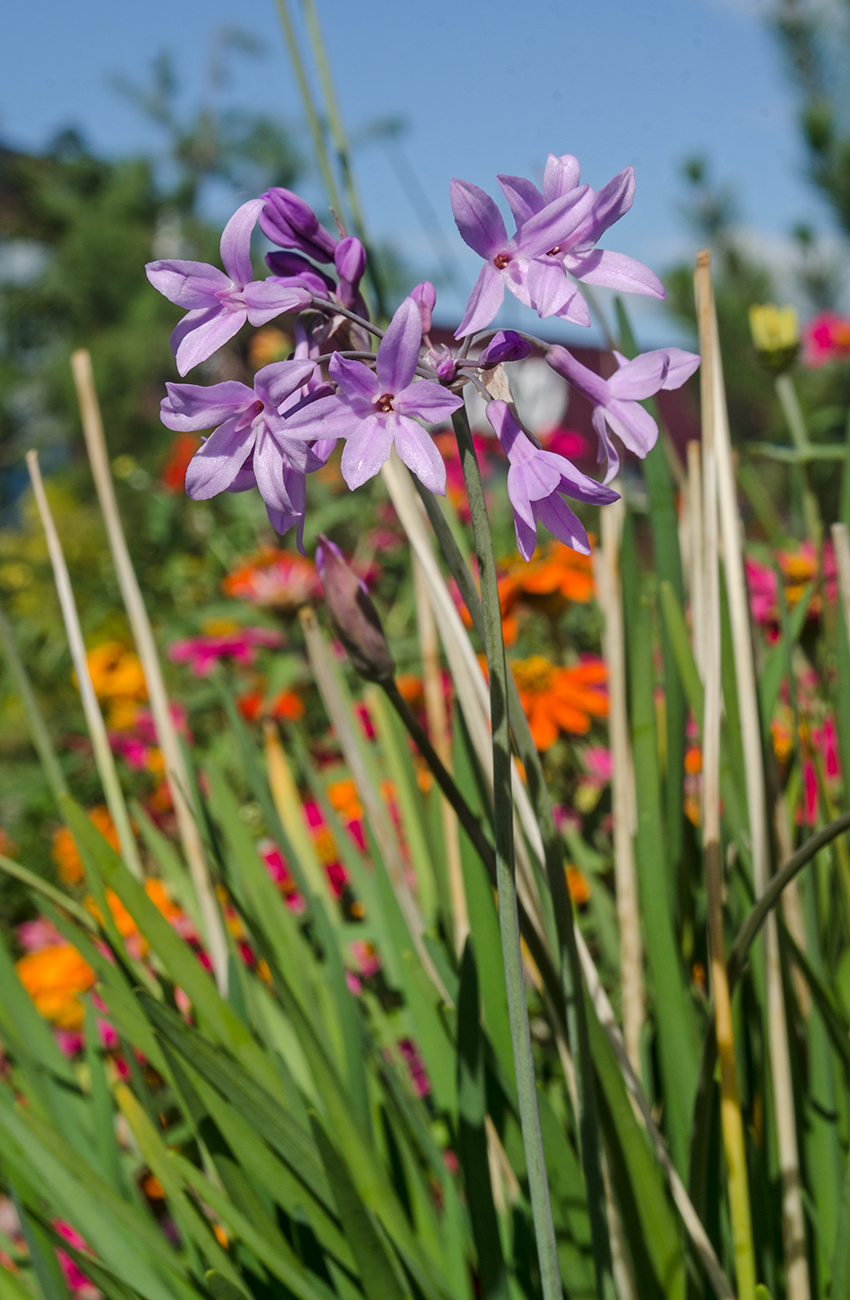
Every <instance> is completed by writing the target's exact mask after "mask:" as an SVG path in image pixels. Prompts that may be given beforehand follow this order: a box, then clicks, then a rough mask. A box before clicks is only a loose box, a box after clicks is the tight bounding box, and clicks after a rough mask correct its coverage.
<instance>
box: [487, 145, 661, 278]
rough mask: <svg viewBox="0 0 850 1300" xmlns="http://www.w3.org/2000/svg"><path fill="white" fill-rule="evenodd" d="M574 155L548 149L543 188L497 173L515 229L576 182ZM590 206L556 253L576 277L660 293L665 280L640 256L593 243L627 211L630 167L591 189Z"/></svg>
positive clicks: (630, 197) (631, 181)
mask: <svg viewBox="0 0 850 1300" xmlns="http://www.w3.org/2000/svg"><path fill="white" fill-rule="evenodd" d="M579 175H580V172H579V164H578V159H577V158H574V157H573V156H572V154H564V155H563V157H561V158H557V157H556V156H555V155H554V154H551V153H550V154H549V158H548V160H547V163H546V170H545V172H544V174H543V192H542V194H541V192H540V190H538V188H537V186H536V185H533V184H532V182H531V181H527V180H525V178H524V177H522V176H499V177H498V181H499V184H500V185H501V187H502V191H503V193H504V195H505V198H506V199H507V200H508V203H509V205H510V209H511V212H512V213H513V215H514V219H515V220H516V223H517V230H518V232H519V231H520V230H521V229H522V227H523V225H524V224H525V222H527V221H529V220H531V218H532V217H535V216H536V215H537V214H538V213H540V212H542V211H543V210H544V209H545V208H546V207H547V206H548V205H549V204H552V203H556V202H557V201H558V200H560V199H562V198H563V197H564V195H565V194H571V193H573V192H574V191H575V190H576V189H577V188H578V187H579ZM590 194H591V195H592V203H591V207H590V211H589V212H588V213H587V215H586V217H585V218H584V220H583V221H582V222H580V223H579V225H578V226H576V228H575V229H574V230H573V231H572V232H571V233H570V234H569V235H568V236H567V237H566V238H565V239H561V240H559V241H558V243H559V247H558V248H555V247H553V248H552V250H551V252H550V256H554V257H556V258H557V259H558V260H559V261H560V262H561V263H562V265H563V266H564V268H565V270H567V271H569V273H570V275H573V276H575V278H576V279H577V280H584V281H586V282H587V284H599V285H604V286H605V287H606V288H609V289H617V290H618V291H619V292H620V293H642V294H647V295H648V296H649V297H651V298H663V297H664V286H663V285H662V283H661V281H660V280H659V279H658V276H657V275H655V274H654V272H653V271H650V270H649V268H648V267H646V266H644V265H643V263H641V262H636V261H635V260H634V258H632V257H627V256H626V255H625V253H608V252H605V251H604V250H603V249H601V248H596V247H595V245H596V242H597V240H599V239H600V238H601V237H602V235H603V234H604V233H605V231H606V230H608V229H609V227H611V226H613V224H614V222H615V221H619V220H620V218H621V217H623V216H625V214H626V213H627V212H628V210H629V208H630V207H631V206H632V202H633V201H634V196H635V173H634V168H633V167H625V168H624V169H623V170H622V171H621V172H620V173H619V175H617V176H615V177H614V179H613V180H611V181H609V182H608V184H607V185H606V186H604V187H603V188H602V189H601V190H600V191H599V192H598V193H596V192H595V191H594V190H590Z"/></svg>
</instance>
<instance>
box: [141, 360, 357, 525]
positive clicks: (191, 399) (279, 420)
mask: <svg viewBox="0 0 850 1300" xmlns="http://www.w3.org/2000/svg"><path fill="white" fill-rule="evenodd" d="M314 371H315V365H314V364H313V362H312V361H310V360H303V361H301V360H299V361H276V362H274V363H273V364H272V365H270V366H264V367H263V369H262V370H258V371H257V373H256V375H255V376H254V387H253V388H248V386H247V385H246V384H240V383H239V382H238V381H237V380H235V379H230V380H227V381H226V382H225V383H223V384H212V385H211V386H210V387H208V388H206V387H204V386H203V385H200V384H166V388H167V390H168V396H167V397H166V398H164V399H163V402H162V406H161V408H160V418H161V419H162V422H163V424H164V425H165V426H166V427H167V428H169V429H174V430H176V431H177V432H178V433H193V432H197V431H198V430H200V429H209V428H212V429H213V433H211V434H210V436H209V437H208V438H207V439H206V441H205V442H204V444H203V446H202V447H199V448H198V450H197V451H196V452H195V454H194V456H193V457H192V459H191V461H190V462H189V468H188V469H187V471H186V492H187V494H188V495H189V496H190V497H192V499H193V500H194V501H206V500H208V499H209V498H210V497H214V496H217V495H218V493H219V492H244V491H246V490H247V489H248V488H251V487H258V488H259V490H260V495H261V496H262V498H263V500H264V501H265V503H266V508H267V510H268V513H269V518H270V520H271V522H272V525H273V526H274V527H275V528H277V529H278V531H284V532H285V531H286V528H289V527H291V525H292V524H293V523H295V522H296V521H297V520H299V519H303V515H304V492H305V489H304V475H305V474H307V473H309V472H310V471H311V470H314V469H318V468H320V467H321V465H323V464H324V459H323V458H322V457H321V456H317V455H316V454H315V452H313V451H312V450H311V448H310V447H308V446H307V444H306V443H305V441H304V439H303V438H289V437H287V432H288V429H287V419H286V415H285V414H281V411H286V409H287V403H288V402H289V401H291V400H292V399H294V400H295V403H296V404H299V398H298V397H297V396H296V394H298V392H299V390H300V389H301V388H302V387H304V386H305V385H307V384H308V383H309V381H310V380H311V378H312V376H313V374H314ZM308 400H309V399H308ZM331 445H332V444H331ZM284 524H285V527H284V526H283V525H284Z"/></svg>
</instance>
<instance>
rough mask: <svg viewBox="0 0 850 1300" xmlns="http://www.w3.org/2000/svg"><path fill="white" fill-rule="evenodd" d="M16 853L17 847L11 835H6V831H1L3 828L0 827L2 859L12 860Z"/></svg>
mask: <svg viewBox="0 0 850 1300" xmlns="http://www.w3.org/2000/svg"><path fill="white" fill-rule="evenodd" d="M17 851H18V846H17V844H16V843H15V841H14V840H13V839H12V837H11V835H8V834H7V833H6V831H4V830H3V827H2V826H0V853H2V854H3V856H4V858H12V857H14V856H15V854H16V853H17Z"/></svg>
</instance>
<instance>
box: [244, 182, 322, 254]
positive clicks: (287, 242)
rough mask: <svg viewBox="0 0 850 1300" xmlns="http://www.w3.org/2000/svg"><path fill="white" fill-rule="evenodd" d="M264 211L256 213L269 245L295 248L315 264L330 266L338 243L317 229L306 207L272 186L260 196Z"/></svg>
mask: <svg viewBox="0 0 850 1300" xmlns="http://www.w3.org/2000/svg"><path fill="white" fill-rule="evenodd" d="M262 197H263V198H264V199H265V207H264V208H263V210H262V212H261V213H260V218H259V220H260V229H261V230H262V232H263V234H264V235H265V236H266V238H267V239H270V240H271V241H272V243H273V244H280V246H281V247H282V248H298V249H300V250H301V252H302V253H306V254H307V256H308V257H314V258H315V259H316V261H317V262H332V261H333V255H334V249H335V248H336V246H337V244H338V242H339V241H338V240H337V239H335V238H334V237H333V235H331V234H329V233H328V231H327V230H325V229H324V227H323V226H321V225H319V218H318V217H317V216H316V214H315V212H314V211H313V209H312V208H311V207H310V205H309V203H305V202H304V200H303V199H302V198H299V196H298V195H297V194H293V192H292V190H285V189H283V188H282V186H279V185H276V186H274V187H273V188H272V189H270V190H267V191H266V193H265V194H264V195H263V196H262Z"/></svg>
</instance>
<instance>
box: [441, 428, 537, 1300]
mask: <svg viewBox="0 0 850 1300" xmlns="http://www.w3.org/2000/svg"><path fill="white" fill-rule="evenodd" d="M452 421H453V424H454V430H455V436H456V438H457V444H458V450H459V452H460V459H461V464H462V466H463V474H464V478H465V480H466V490H467V495H468V497H469V508H470V514H471V516H472V528H473V532H474V534H475V546H476V550H477V552H478V572H479V574H480V577H481V594H482V602H483V605H484V630H485V638H486V650H487V665H488V670H489V675H490V716H491V721H492V728H493V817H494V829H495V836H496V881H497V888H498V891H499V928H500V930H501V935H502V960H503V962H504V966H505V984H506V987H507V994H508V1013H509V1016H510V1025H511V1041H512V1044H513V1053H514V1069H515V1071H516V1083H517V1097H518V1100H519V1112H520V1122H521V1125H522V1140H523V1146H524V1148H525V1158H526V1163H527V1166H528V1184H529V1189H530V1192H531V1208H532V1213H533V1215H534V1232H535V1237H536V1239H537V1254H538V1259H539V1262H540V1276H541V1281H542V1284H543V1296H544V1300H561V1279H560V1270H559V1267H558V1251H557V1245H556V1242H555V1226H554V1224H553V1222H552V1205H551V1201H550V1198H549V1183H548V1181H547V1177H546V1162H545V1159H544V1155H543V1137H542V1134H541V1131H540V1115H539V1112H538V1109H537V1089H536V1084H535V1079H534V1061H533V1058H532V1055H531V1034H530V1032H529V1027H528V1005H527V1003H526V997H525V981H524V979H523V973H522V949H521V946H520V937H519V912H518V907H517V891H516V875H515V865H514V822H513V798H512V796H511V730H510V722H509V717H508V669H507V662H506V660H505V643H504V640H503V638H502V613H501V609H500V606H499V587H498V580H497V578H496V558H495V556H494V554H493V540H492V537H491V536H490V521H489V519H488V517H487V506H486V504H485V501H484V490H483V488H482V486H481V476H480V474H479V471H478V462H477V460H476V458H475V449H474V447H473V444H472V434H471V433H470V429H469V421H468V420H467V418H466V412H465V411H463V410H461V411H460V412H458V414H457V415H455V416H453V417H452Z"/></svg>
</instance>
